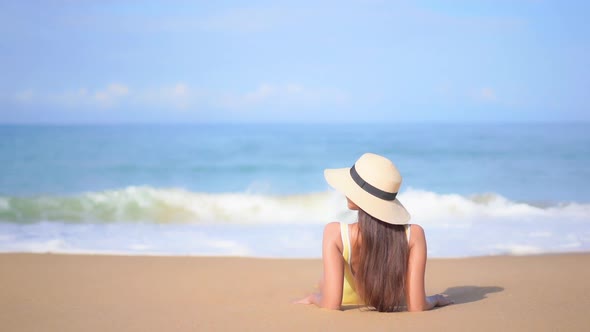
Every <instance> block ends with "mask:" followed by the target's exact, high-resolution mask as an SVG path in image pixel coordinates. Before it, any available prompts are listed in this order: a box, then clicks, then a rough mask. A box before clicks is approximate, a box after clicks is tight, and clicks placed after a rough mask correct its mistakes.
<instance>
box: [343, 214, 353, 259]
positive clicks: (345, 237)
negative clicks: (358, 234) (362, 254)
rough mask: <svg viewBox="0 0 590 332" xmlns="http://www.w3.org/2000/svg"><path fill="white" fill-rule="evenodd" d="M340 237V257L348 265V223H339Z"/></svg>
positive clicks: (349, 253)
mask: <svg viewBox="0 0 590 332" xmlns="http://www.w3.org/2000/svg"><path fill="white" fill-rule="evenodd" d="M340 237H341V238H342V257H344V260H345V261H346V262H347V263H348V264H349V265H350V255H351V252H352V250H351V248H350V235H349V234H348V224H346V223H343V222H341V223H340Z"/></svg>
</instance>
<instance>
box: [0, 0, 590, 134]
mask: <svg viewBox="0 0 590 332" xmlns="http://www.w3.org/2000/svg"><path fill="white" fill-rule="evenodd" d="M588 13H590V5H588V2H586V1H542V0H538V1H534V0H529V1H524V0H522V1H518V0H512V1H504V0H493V1H491V0H490V1H483V0H482V1H478V0H465V1H462V0H455V1H333V2H322V1H293V2H288V1H284V2H282V1H105V0H103V1H83V0H80V1H73V0H72V1H16V0H15V1H2V2H0V73H1V74H0V123H143V122H152V123H153V122H155V123H167V122H175V123H179V122H180V123H184V122H228V121H229V122H356V121H362V122H392V123H395V122H416V121H418V122H422V121H435V122H457V121H461V122H472V121H473V122H504V121H518V122H521V121H542V122H554V121H590V107H589V106H588V99H589V98H588V97H589V96H590V37H589V36H590V24H589V23H588V22H589V20H588V19H587V15H588Z"/></svg>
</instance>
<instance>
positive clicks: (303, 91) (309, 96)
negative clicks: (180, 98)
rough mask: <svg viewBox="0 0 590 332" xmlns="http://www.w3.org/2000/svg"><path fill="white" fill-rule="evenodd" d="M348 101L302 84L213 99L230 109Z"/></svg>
mask: <svg viewBox="0 0 590 332" xmlns="http://www.w3.org/2000/svg"><path fill="white" fill-rule="evenodd" d="M347 101H348V97H347V95H346V94H345V93H343V92H341V91H339V90H336V89H326V88H314V89H312V88H308V87H305V86H303V85H301V84H296V83H288V84H275V85H273V84H268V83H263V84H260V85H259V86H258V88H256V89H255V90H253V91H249V92H246V93H224V94H222V95H220V96H219V97H215V98H214V99H213V103H214V105H216V106H220V107H223V108H230V109H244V108H250V107H254V106H262V105H272V106H284V105H298V106H302V105H322V104H343V103H346V102H347Z"/></svg>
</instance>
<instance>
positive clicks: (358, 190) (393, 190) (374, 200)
mask: <svg viewBox="0 0 590 332" xmlns="http://www.w3.org/2000/svg"><path fill="white" fill-rule="evenodd" d="M324 177H325V178H326V181H327V182H328V184H329V185H330V186H332V187H333V188H334V189H336V190H338V191H340V192H341V193H343V194H344V195H346V197H348V198H349V199H350V200H351V201H353V202H354V203H355V204H356V205H357V206H358V207H360V208H361V209H363V210H364V211H365V212H367V213H368V214H370V215H371V216H372V217H374V218H377V219H379V220H381V221H384V222H386V223H389V224H395V225H405V224H407V223H408V221H409V220H410V214H409V213H408V211H407V210H406V209H405V208H404V206H403V205H402V203H400V201H399V200H397V199H396V195H397V193H398V191H399V188H400V186H401V184H402V176H401V174H399V171H398V170H397V168H396V167H395V165H394V164H393V163H392V162H391V161H390V160H389V159H387V158H385V157H382V156H380V155H376V154H373V153H365V154H364V155H362V156H361V157H360V158H359V159H358V160H357V161H356V163H355V164H354V165H353V166H352V167H351V168H337V169H326V170H324Z"/></svg>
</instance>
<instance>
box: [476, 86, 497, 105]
mask: <svg viewBox="0 0 590 332" xmlns="http://www.w3.org/2000/svg"><path fill="white" fill-rule="evenodd" d="M473 96H474V97H475V99H477V100H479V101H483V102H493V101H497V100H498V97H497V95H496V91H495V90H494V89H492V88H489V87H485V88H480V89H477V90H476V91H475V92H474V93H473Z"/></svg>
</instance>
